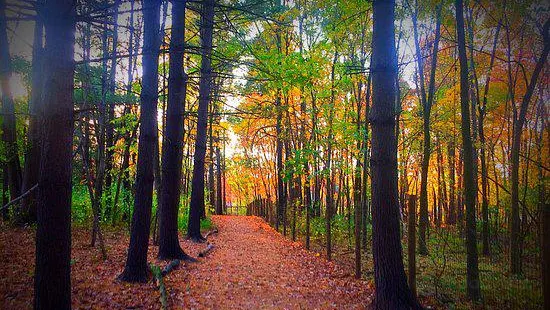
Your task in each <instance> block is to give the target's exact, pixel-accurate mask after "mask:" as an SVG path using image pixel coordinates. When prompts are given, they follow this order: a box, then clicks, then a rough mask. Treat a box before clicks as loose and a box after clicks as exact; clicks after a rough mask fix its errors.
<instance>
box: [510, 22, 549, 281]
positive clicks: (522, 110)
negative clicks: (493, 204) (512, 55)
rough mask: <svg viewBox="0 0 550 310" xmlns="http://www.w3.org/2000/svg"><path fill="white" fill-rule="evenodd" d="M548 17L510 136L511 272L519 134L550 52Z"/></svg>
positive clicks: (514, 266)
mask: <svg viewBox="0 0 550 310" xmlns="http://www.w3.org/2000/svg"><path fill="white" fill-rule="evenodd" d="M549 29H550V19H547V20H546V22H545V23H544V28H543V38H544V49H543V51H542V54H541V55H540V58H539V59H538V61H537V64H536V66H535V70H534V71H533V74H532V75H531V80H530V81H529V85H528V86H527V90H526V92H525V95H524V96H523V100H522V102H521V106H520V111H519V115H518V116H517V118H515V119H514V128H513V136H512V154H511V185H512V190H511V192H512V208H511V210H512V214H511V222H512V223H511V232H510V255H511V272H512V273H513V274H519V273H521V251H520V243H521V236H520V235H521V232H520V225H521V223H520V219H519V151H520V145H521V134H522V130H523V124H524V123H525V118H526V116H527V109H528V108H529V103H530V101H531V97H532V95H533V91H534V90H535V86H536V84H537V81H538V78H539V75H540V72H541V71H542V69H543V67H544V65H545V63H546V58H547V57H548V53H549V52H550V33H549Z"/></svg>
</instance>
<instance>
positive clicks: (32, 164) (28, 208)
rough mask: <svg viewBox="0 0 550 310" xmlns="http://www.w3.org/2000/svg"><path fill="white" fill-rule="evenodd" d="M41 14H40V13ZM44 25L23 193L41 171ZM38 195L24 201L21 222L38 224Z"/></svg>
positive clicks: (35, 65) (35, 60) (35, 53)
mask: <svg viewBox="0 0 550 310" xmlns="http://www.w3.org/2000/svg"><path fill="white" fill-rule="evenodd" d="M39 14H40V13H39ZM43 28H44V25H43V23H42V21H41V20H40V19H37V20H36V21H35V25H34V41H33V47H32V71H31V83H32V87H31V98H30V101H29V118H30V119H29V131H28V140H27V150H26V152H25V167H24V170H23V184H22V192H26V191H28V190H29V189H30V188H31V187H33V186H34V185H36V184H37V183H38V171H39V169H40V142H41V139H40V134H41V130H40V128H41V124H40V123H41V121H42V113H43V112H42V107H43V105H42V87H43V85H42V83H43V80H42V75H43V74H44V71H43V60H42V58H43V53H44V49H43V47H42V45H43V40H42V36H43V34H44V32H43ZM36 197H37V194H36V193H33V194H31V195H29V196H28V197H27V198H25V199H23V201H22V203H21V210H22V219H21V222H23V223H26V224H30V223H34V222H36V205H37V203H38V201H37V199H36Z"/></svg>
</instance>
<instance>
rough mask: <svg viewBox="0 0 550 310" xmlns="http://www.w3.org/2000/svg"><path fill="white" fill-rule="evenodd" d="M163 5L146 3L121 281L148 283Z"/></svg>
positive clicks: (151, 0)
mask: <svg viewBox="0 0 550 310" xmlns="http://www.w3.org/2000/svg"><path fill="white" fill-rule="evenodd" d="M159 20H160V2H159V1H156V0H144V2H143V21H144V33H143V60H142V61H143V79H142V90H141V111H140V134H139V142H138V162H137V174H136V184H135V190H136V195H135V199H134V214H133V216H132V226H131V234H130V245H129V248H128V257H127V259H126V266H125V267H124V271H123V273H122V274H121V275H120V279H121V280H123V281H127V282H146V281H147V278H148V268H147V248H148V247H149V230H150V228H151V208H152V203H153V180H154V176H153V164H154V163H153V158H154V154H153V153H154V151H155V145H154V144H155V141H156V140H155V138H156V133H155V128H156V126H155V122H156V121H157V119H156V115H157V113H156V110H157V101H158V58H159V57H158V56H159V48H160V37H159V24H160V22H159Z"/></svg>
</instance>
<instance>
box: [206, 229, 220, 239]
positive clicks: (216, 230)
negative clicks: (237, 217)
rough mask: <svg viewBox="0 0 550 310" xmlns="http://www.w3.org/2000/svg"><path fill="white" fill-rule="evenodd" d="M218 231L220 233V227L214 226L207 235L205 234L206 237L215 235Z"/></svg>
mask: <svg viewBox="0 0 550 310" xmlns="http://www.w3.org/2000/svg"><path fill="white" fill-rule="evenodd" d="M217 233H218V229H217V228H214V229H212V230H211V231H209V232H207V233H206V235H204V239H208V236H210V235H213V234H217Z"/></svg>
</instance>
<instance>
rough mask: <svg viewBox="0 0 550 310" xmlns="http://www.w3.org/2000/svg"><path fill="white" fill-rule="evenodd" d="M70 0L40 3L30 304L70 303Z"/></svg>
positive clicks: (43, 306)
mask: <svg viewBox="0 0 550 310" xmlns="http://www.w3.org/2000/svg"><path fill="white" fill-rule="evenodd" d="M75 7H76V3H75V1H73V0H51V1H48V2H47V3H46V4H45V6H44V15H43V17H44V19H43V20H44V26H45V29H46V47H45V51H44V64H45V72H47V76H48V77H49V78H48V79H46V80H45V87H44V90H45V93H44V97H43V98H44V106H45V107H47V109H44V115H43V117H44V118H43V125H44V127H43V129H44V131H43V133H44V134H43V136H42V150H41V159H40V172H39V177H38V201H39V204H38V209H37V229H36V264H35V272H34V275H35V277H34V309H71V267H70V260H71V190H72V188H71V187H72V186H71V182H72V180H71V168H72V165H71V161H72V143H73V127H74V121H73V117H74V116H73V106H74V103H73V87H74V85H73V84H74V80H73V77H74V44H75V37H74V32H75V17H76V12H75Z"/></svg>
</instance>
